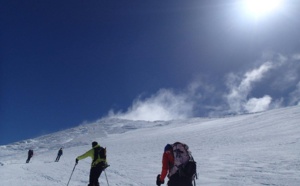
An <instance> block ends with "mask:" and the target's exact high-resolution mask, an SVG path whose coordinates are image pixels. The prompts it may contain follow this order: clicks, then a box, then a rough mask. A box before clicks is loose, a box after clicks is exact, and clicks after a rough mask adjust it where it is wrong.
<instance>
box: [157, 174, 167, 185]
mask: <svg viewBox="0 0 300 186" xmlns="http://www.w3.org/2000/svg"><path fill="white" fill-rule="evenodd" d="M164 183H165V181H161V180H160V174H159V175H157V177H156V185H158V186H160V185H161V184H164Z"/></svg>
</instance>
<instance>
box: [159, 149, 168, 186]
mask: <svg viewBox="0 0 300 186" xmlns="http://www.w3.org/2000/svg"><path fill="white" fill-rule="evenodd" d="M168 170H169V158H168V154H167V152H166V153H164V154H163V159H162V170H161V174H160V180H161V181H162V182H163V181H164V180H165V178H166V176H167V174H168Z"/></svg>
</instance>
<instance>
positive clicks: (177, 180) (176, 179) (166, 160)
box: [156, 144, 192, 186]
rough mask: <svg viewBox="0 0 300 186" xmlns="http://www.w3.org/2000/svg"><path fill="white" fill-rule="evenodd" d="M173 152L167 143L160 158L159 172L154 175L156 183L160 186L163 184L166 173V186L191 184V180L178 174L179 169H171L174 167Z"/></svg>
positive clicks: (186, 185)
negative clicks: (160, 168) (167, 179)
mask: <svg viewBox="0 0 300 186" xmlns="http://www.w3.org/2000/svg"><path fill="white" fill-rule="evenodd" d="M174 162H175V160H174V154H173V146H172V145H170V144H167V145H166V146H165V149H164V153H163V158H162V170H161V174H159V175H157V177H156V185H158V186H160V185H161V184H164V182H165V181H164V180H165V177H166V176H167V174H168V173H169V174H168V178H169V181H168V184H167V185H168V186H192V180H191V179H188V178H186V177H182V176H180V175H179V171H176V172H174V171H172V170H173V168H174Z"/></svg>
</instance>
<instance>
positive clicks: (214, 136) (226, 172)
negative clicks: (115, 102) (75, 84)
mask: <svg viewBox="0 0 300 186" xmlns="http://www.w3.org/2000/svg"><path fill="white" fill-rule="evenodd" d="M12 135H13V134H12ZM92 141H98V142H99V144H100V145H101V146H104V147H106V148H107V157H108V163H109V164H110V167H109V168H107V169H106V171H105V172H106V175H107V178H108V182H109V185H110V186H154V185H155V180H156V176H157V174H159V173H160V172H161V161H162V153H163V149H164V147H165V145H166V144H167V143H174V142H176V141H180V142H183V143H186V144H188V145H189V147H190V150H191V151H192V155H193V156H194V159H195V160H196V161H197V169H198V179H197V180H196V184H197V185H200V186H201V185H209V186H252V185H263V186H265V185H270V186H299V185H300V106H295V107H288V108H282V109H276V110H270V111H266V112H260V113H254V114H247V115H238V116H228V117H223V118H192V119H187V120H176V121H156V122H147V121H130V120H121V119H101V120H99V121H96V122H94V123H90V124H84V125H80V126H78V127H75V128H71V129H68V130H64V131H60V132H57V133H53V134H49V135H45V136H41V137H38V138H34V139H29V140H24V141H20V142H17V143H12V144H8V145H3V146H0V176H1V179H0V185H1V186H65V185H67V183H68V180H69V178H70V176H71V173H72V170H73V168H74V165H75V158H76V157H77V156H79V155H81V154H83V153H85V152H86V151H87V150H89V149H91V142H92ZM61 147H63V150H64V154H63V156H62V157H61V159H60V161H59V162H54V160H55V158H56V155H57V152H58V150H59V149H60V148H61ZM29 148H33V150H34V156H33V158H32V159H31V161H30V163H28V164H26V163H25V161H26V159H27V152H28V149H29ZM91 161H92V160H91V159H90V158H86V159H84V160H81V161H79V163H78V165H77V166H76V167H75V170H74V172H73V175H72V177H71V180H70V183H69V185H70V186H86V185H87V184H88V178H89V171H90V163H91ZM99 180H100V185H101V186H106V185H107V181H106V177H105V174H104V172H103V173H102V175H101V177H100V179H99ZM166 181H167V178H166ZM164 185H166V184H164Z"/></svg>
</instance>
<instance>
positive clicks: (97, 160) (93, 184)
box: [75, 141, 107, 186]
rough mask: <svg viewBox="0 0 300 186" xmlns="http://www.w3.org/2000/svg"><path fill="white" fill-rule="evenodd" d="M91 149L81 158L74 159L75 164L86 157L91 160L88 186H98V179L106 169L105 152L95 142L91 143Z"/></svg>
mask: <svg viewBox="0 0 300 186" xmlns="http://www.w3.org/2000/svg"><path fill="white" fill-rule="evenodd" d="M92 147H93V148H92V149H91V150H89V151H87V152H86V153H84V154H83V155H81V156H78V157H77V158H76V160H75V161H76V164H77V163H78V161H79V160H82V159H84V158H87V157H91V158H92V160H93V161H92V164H91V170H90V178H89V184H88V186H99V185H100V184H99V181H98V179H99V177H100V175H101V173H102V171H103V170H104V169H105V168H106V167H107V162H106V150H105V149H104V148H103V147H100V145H98V143H97V142H96V141H94V142H93V143H92Z"/></svg>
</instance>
